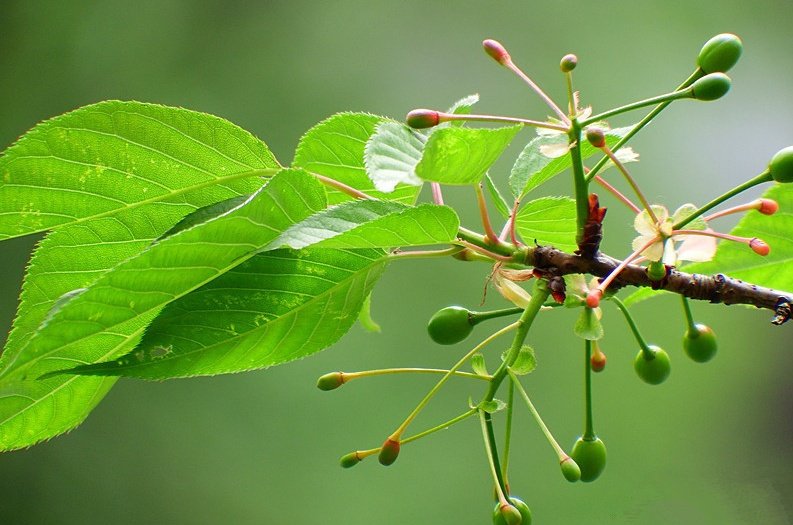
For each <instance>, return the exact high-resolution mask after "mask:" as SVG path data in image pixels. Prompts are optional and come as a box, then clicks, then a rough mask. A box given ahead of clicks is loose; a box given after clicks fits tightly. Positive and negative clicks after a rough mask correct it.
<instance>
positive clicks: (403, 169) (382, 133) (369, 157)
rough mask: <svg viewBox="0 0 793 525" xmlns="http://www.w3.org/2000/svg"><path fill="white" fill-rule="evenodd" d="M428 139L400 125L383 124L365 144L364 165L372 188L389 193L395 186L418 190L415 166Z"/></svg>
mask: <svg viewBox="0 0 793 525" xmlns="http://www.w3.org/2000/svg"><path fill="white" fill-rule="evenodd" d="M426 142H427V135H426V134H425V133H420V132H418V131H416V130H414V129H412V128H410V127H408V126H406V125H404V124H401V123H399V122H383V123H381V124H379V125H378V126H377V129H376V131H375V133H374V134H373V135H372V136H371V138H370V139H369V141H368V142H367V143H366V150H365V152H364V164H365V165H366V173H367V174H368V175H369V178H370V179H371V180H372V182H373V183H374V186H375V188H377V189H378V190H379V191H382V192H385V193H391V192H392V191H394V188H396V186H397V184H408V185H411V186H421V185H422V184H423V181H422V180H421V179H420V178H418V176H416V164H418V163H419V160H421V152H422V151H423V150H424V144H425V143H426Z"/></svg>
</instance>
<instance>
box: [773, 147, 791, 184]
mask: <svg viewBox="0 0 793 525" xmlns="http://www.w3.org/2000/svg"><path fill="white" fill-rule="evenodd" d="M768 171H769V172H770V173H771V177H772V178H773V179H774V180H775V181H777V182H793V146H788V147H787V148H784V149H781V150H779V151H778V152H777V153H776V155H774V156H773V157H772V158H771V162H769V163H768Z"/></svg>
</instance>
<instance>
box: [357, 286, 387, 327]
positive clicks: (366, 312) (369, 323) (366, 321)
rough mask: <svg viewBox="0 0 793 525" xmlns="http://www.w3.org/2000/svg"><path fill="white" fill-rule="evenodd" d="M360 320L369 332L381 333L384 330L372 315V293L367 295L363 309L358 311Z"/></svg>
mask: <svg viewBox="0 0 793 525" xmlns="http://www.w3.org/2000/svg"><path fill="white" fill-rule="evenodd" d="M358 322H359V323H361V326H362V327H363V328H364V330H366V331H367V332H373V333H377V334H379V333H380V332H381V331H382V328H380V325H379V324H378V323H377V321H375V320H374V318H373V317H372V294H369V295H367V296H366V299H364V301H363V305H362V306H361V311H360V312H359V313H358Z"/></svg>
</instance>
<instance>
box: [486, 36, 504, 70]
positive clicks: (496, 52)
mask: <svg viewBox="0 0 793 525" xmlns="http://www.w3.org/2000/svg"><path fill="white" fill-rule="evenodd" d="M482 47H484V48H485V53H487V54H488V55H490V57H491V58H492V59H493V60H495V61H496V62H498V63H499V64H501V65H505V64H507V63H508V62H509V61H510V60H511V58H510V57H509V53H507V49H506V48H505V47H504V46H502V45H501V43H500V42H497V41H496V40H493V39H490V38H488V39H487V40H484V41H482Z"/></svg>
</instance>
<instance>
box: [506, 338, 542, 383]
mask: <svg viewBox="0 0 793 525" xmlns="http://www.w3.org/2000/svg"><path fill="white" fill-rule="evenodd" d="M509 368H510V370H512V371H513V372H514V373H515V374H517V375H519V376H522V375H526V374H529V373H531V372H533V371H534V369H535V368H537V357H536V356H535V355H534V349H533V348H532V347H530V346H529V345H523V347H522V348H521V349H520V352H518V357H517V358H516V359H515V362H514V363H513V364H512V366H511V367H509Z"/></svg>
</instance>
